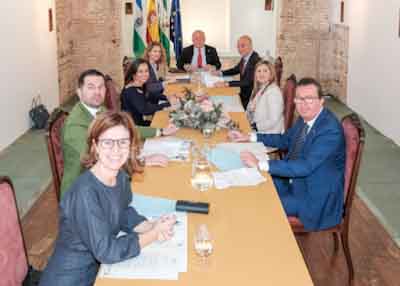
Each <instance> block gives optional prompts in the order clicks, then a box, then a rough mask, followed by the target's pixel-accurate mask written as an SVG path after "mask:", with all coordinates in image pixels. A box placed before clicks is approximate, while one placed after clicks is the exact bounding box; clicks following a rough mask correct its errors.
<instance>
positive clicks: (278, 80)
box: [274, 57, 283, 87]
mask: <svg viewBox="0 0 400 286" xmlns="http://www.w3.org/2000/svg"><path fill="white" fill-rule="evenodd" d="M274 66H275V73H276V84H277V85H278V86H279V87H280V86H281V78H282V73H283V63H282V58H281V57H277V58H276V60H275V63H274Z"/></svg>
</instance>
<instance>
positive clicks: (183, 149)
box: [140, 136, 191, 161]
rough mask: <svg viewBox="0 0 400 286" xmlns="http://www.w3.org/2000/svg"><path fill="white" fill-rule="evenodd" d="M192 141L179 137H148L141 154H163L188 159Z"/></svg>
mask: <svg viewBox="0 0 400 286" xmlns="http://www.w3.org/2000/svg"><path fill="white" fill-rule="evenodd" d="M190 145H191V141H189V140H184V139H180V138H177V137H171V136H168V137H162V138H152V139H146V141H145V143H144V146H143V150H142V152H141V154H140V156H142V157H143V156H148V155H152V154H163V155H165V156H167V157H168V159H170V160H180V161H182V160H188V158H189V154H190Z"/></svg>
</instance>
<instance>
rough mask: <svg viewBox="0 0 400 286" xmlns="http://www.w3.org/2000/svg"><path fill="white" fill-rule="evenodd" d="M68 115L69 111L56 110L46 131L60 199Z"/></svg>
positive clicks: (51, 165)
mask: <svg viewBox="0 0 400 286" xmlns="http://www.w3.org/2000/svg"><path fill="white" fill-rule="evenodd" d="M67 116H68V113H67V112H66V111H63V110H61V109H56V110H54V111H53V113H52V114H51V116H50V119H49V124H48V129H47V133H46V142H47V151H48V154H49V161H50V167H51V173H52V175H53V184H54V189H55V191H56V196H57V200H58V201H60V193H61V190H60V187H61V180H62V177H63V174H64V156H63V150H62V137H61V131H62V128H63V126H64V122H65V119H66V118H67Z"/></svg>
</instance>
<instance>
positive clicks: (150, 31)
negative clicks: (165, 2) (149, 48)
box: [146, 0, 160, 44]
mask: <svg viewBox="0 0 400 286" xmlns="http://www.w3.org/2000/svg"><path fill="white" fill-rule="evenodd" d="M146 19H147V32H146V41H147V43H148V44H149V43H151V42H160V26H159V25H158V15H157V6H156V1H155V0H148V5H147V17H146Z"/></svg>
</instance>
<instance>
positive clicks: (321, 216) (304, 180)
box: [229, 78, 345, 230]
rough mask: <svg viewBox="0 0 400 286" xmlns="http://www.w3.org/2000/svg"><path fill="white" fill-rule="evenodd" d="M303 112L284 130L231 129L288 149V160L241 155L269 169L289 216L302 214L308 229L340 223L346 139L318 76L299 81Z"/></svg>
mask: <svg viewBox="0 0 400 286" xmlns="http://www.w3.org/2000/svg"><path fill="white" fill-rule="evenodd" d="M294 100H295V104H296V110H297V112H298V114H299V115H300V116H299V118H298V119H297V121H296V123H295V124H294V126H293V127H292V128H290V129H289V130H286V132H285V133H284V134H261V133H258V134H257V133H252V134H249V135H247V134H243V133H240V132H237V131H231V132H230V133H229V137H230V139H231V140H233V141H236V142H243V141H249V140H250V141H259V142H262V143H264V145H267V146H271V147H275V148H279V149H281V150H287V151H288V153H287V155H286V156H285V157H284V158H283V159H282V160H269V161H268V162H267V163H261V162H258V160H257V159H256V157H255V156H254V155H253V154H252V153H251V152H247V151H246V152H242V153H241V159H242V161H243V162H244V163H245V164H246V165H247V166H249V167H258V168H260V169H261V170H264V171H268V172H269V173H270V174H271V176H272V178H273V181H274V184H275V187H276V189H277V191H278V194H279V197H280V199H281V202H282V205H283V207H284V209H285V212H286V214H287V215H288V216H296V217H298V218H299V219H300V221H301V222H302V223H303V225H304V227H305V229H307V230H320V229H326V228H329V227H332V226H334V225H337V224H338V223H339V222H340V221H341V219H342V214H343V200H344V193H343V189H344V167H345V141H344V135H343V129H342V126H341V124H340V122H339V121H338V120H337V118H336V117H335V115H334V114H333V113H332V112H331V111H329V110H328V109H326V108H324V107H323V104H324V99H323V96H322V90H321V86H320V84H319V83H318V82H317V81H316V80H314V79H312V78H303V79H302V80H300V82H299V83H298V86H297V88H296V96H295V99H294Z"/></svg>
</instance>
